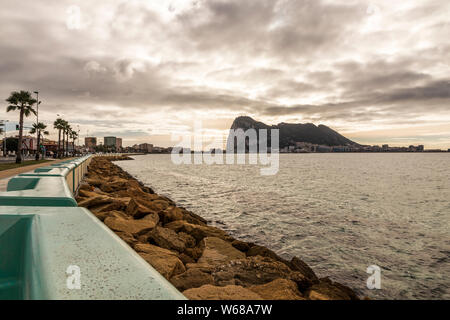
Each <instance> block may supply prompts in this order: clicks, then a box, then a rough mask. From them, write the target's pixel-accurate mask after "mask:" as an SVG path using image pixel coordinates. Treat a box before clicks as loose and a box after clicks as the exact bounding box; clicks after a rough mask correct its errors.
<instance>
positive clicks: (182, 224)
mask: <svg viewBox="0 0 450 320" xmlns="http://www.w3.org/2000/svg"><path fill="white" fill-rule="evenodd" d="M165 227H166V228H169V229H172V230H174V231H175V232H185V233H187V234H189V235H191V236H192V237H194V238H195V240H196V241H197V242H199V241H201V240H202V239H203V238H205V237H217V238H220V239H222V240H225V241H228V240H232V238H231V237H230V236H229V235H228V234H227V233H226V232H225V231H223V230H220V229H218V228H215V227H210V226H202V225H197V224H191V223H189V222H187V221H184V220H177V221H173V222H171V223H168V224H166V225H165Z"/></svg>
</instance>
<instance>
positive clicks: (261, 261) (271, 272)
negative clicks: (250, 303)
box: [212, 256, 311, 290]
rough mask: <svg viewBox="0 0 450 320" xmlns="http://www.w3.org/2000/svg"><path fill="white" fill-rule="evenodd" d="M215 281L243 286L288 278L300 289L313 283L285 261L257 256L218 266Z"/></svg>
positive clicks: (221, 283) (215, 270)
mask: <svg viewBox="0 0 450 320" xmlns="http://www.w3.org/2000/svg"><path fill="white" fill-rule="evenodd" d="M212 276H213V278H214V283H215V284H216V285H219V286H224V285H229V284H235V285H241V286H243V287H250V286H254V285H261V284H266V283H268V282H271V281H273V280H276V279H288V280H292V281H294V282H295V283H297V286H298V287H299V289H300V290H302V289H306V288H308V287H309V286H310V285H311V282H310V281H308V280H307V279H306V278H305V277H304V276H303V275H302V274H301V273H299V272H296V271H292V270H291V269H289V268H288V266H286V265H285V264H284V263H282V262H280V261H275V260H273V259H271V258H267V257H261V256H255V257H247V258H245V259H240V260H232V261H230V262H228V263H227V264H223V265H220V266H217V267H216V268H215V269H214V271H213V272H212Z"/></svg>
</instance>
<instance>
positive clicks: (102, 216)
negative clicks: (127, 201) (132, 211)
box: [92, 210, 128, 221]
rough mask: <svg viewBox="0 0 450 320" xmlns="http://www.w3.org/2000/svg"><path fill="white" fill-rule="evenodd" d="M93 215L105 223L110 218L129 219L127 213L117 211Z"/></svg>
mask: <svg viewBox="0 0 450 320" xmlns="http://www.w3.org/2000/svg"><path fill="white" fill-rule="evenodd" d="M92 213H93V214H94V215H95V216H96V217H97V218H98V219H99V220H101V221H105V219H106V218H108V217H113V218H122V219H128V217H127V216H126V214H125V213H123V212H122V211H117V210H111V211H101V212H92Z"/></svg>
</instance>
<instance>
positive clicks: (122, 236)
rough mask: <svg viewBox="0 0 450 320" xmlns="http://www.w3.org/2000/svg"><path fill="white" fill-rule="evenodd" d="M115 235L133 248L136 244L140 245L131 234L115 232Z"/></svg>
mask: <svg viewBox="0 0 450 320" xmlns="http://www.w3.org/2000/svg"><path fill="white" fill-rule="evenodd" d="M115 234H116V235H118V236H119V238H120V239H122V240H123V241H125V242H126V243H127V244H128V245H129V246H130V247H132V248H133V247H134V245H135V244H137V243H138V242H137V240H136V238H135V237H134V236H133V235H132V234H131V233H128V232H123V231H117V232H115Z"/></svg>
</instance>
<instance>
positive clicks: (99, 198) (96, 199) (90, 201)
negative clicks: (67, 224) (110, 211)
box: [78, 194, 114, 208]
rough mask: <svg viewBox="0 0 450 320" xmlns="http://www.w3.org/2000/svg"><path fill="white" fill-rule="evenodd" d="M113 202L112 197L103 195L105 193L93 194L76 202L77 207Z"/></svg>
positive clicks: (89, 206)
mask: <svg viewBox="0 0 450 320" xmlns="http://www.w3.org/2000/svg"><path fill="white" fill-rule="evenodd" d="M111 202H114V198H111V197H108V196H105V195H98V194H95V196H92V197H90V198H87V199H84V200H82V201H80V202H78V206H79V207H84V208H91V207H95V206H99V205H103V204H108V203H111Z"/></svg>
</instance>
